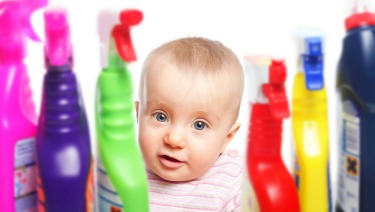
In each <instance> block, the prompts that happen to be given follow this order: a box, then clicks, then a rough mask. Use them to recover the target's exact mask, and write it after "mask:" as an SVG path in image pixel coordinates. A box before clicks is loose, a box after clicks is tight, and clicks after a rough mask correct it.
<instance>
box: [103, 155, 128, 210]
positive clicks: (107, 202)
mask: <svg viewBox="0 0 375 212" xmlns="http://www.w3.org/2000/svg"><path fill="white" fill-rule="evenodd" d="M97 173H98V205H99V211H100V212H123V211H124V210H123V206H122V202H121V199H120V197H119V196H118V194H117V192H116V190H115V188H114V187H113V185H112V183H111V181H110V179H109V177H108V175H107V172H106V171H105V168H104V167H103V164H102V163H101V161H100V159H99V160H98V171H97Z"/></svg>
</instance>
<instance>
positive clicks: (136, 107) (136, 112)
mask: <svg viewBox="0 0 375 212" xmlns="http://www.w3.org/2000/svg"><path fill="white" fill-rule="evenodd" d="M134 107H135V115H136V116H137V122H138V109H139V101H135V102H134Z"/></svg>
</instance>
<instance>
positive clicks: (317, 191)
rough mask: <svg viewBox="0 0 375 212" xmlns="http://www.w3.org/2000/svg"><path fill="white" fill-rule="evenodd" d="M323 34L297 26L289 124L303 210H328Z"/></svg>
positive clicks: (328, 190) (326, 118) (327, 138)
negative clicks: (295, 70)
mask: <svg viewBox="0 0 375 212" xmlns="http://www.w3.org/2000/svg"><path fill="white" fill-rule="evenodd" d="M323 38H324V37H323V32H322V31H321V30H319V29H316V28H298V31H297V45H298V72H297V73H296V75H295V78H294V86H293V100H292V102H293V104H292V127H293V137H294V144H295V153H296V158H295V159H296V161H295V164H296V167H295V179H296V183H297V187H298V189H299V200H300V205H301V211H303V212H315V211H321V212H324V211H326V212H327V211H331V209H330V205H331V204H330V183H329V168H328V167H329V133H328V132H329V127H328V114H327V94H326V89H325V86H324V79H323V68H324V65H323V58H324V54H323V47H324V43H323V42H324V40H323Z"/></svg>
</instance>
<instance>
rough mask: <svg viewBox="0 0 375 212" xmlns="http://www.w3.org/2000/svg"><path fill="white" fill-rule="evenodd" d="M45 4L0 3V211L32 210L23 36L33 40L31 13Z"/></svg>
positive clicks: (31, 136)
mask: <svg viewBox="0 0 375 212" xmlns="http://www.w3.org/2000/svg"><path fill="white" fill-rule="evenodd" d="M46 4H47V0H22V1H1V2H0V11H1V12H0V123H1V125H0V173H1V174H0V211H2V212H14V211H16V212H18V211H25V210H28V211H35V210H36V173H35V135H36V122H37V117H36V112H35V105H34V102H33V100H32V93H31V89H30V86H29V77H28V74H27V67H26V65H25V63H24V59H25V57H26V38H27V37H28V38H31V39H32V40H34V41H38V40H39V39H38V37H37V36H36V33H35V32H34V31H33V29H32V27H31V24H30V16H31V14H32V13H33V12H34V11H35V10H36V9H38V8H41V7H43V6H45V5H46Z"/></svg>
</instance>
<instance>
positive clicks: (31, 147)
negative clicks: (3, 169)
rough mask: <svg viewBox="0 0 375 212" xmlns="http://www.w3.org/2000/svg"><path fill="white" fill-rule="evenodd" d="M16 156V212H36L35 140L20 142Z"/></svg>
mask: <svg viewBox="0 0 375 212" xmlns="http://www.w3.org/2000/svg"><path fill="white" fill-rule="evenodd" d="M14 155H15V161H14V194H15V196H14V197H15V208H16V212H36V211H37V208H36V199H37V197H36V172H35V171H36V170H35V169H36V167H35V138H27V139H23V140H20V141H18V142H17V144H16V146H15V154H14Z"/></svg>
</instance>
